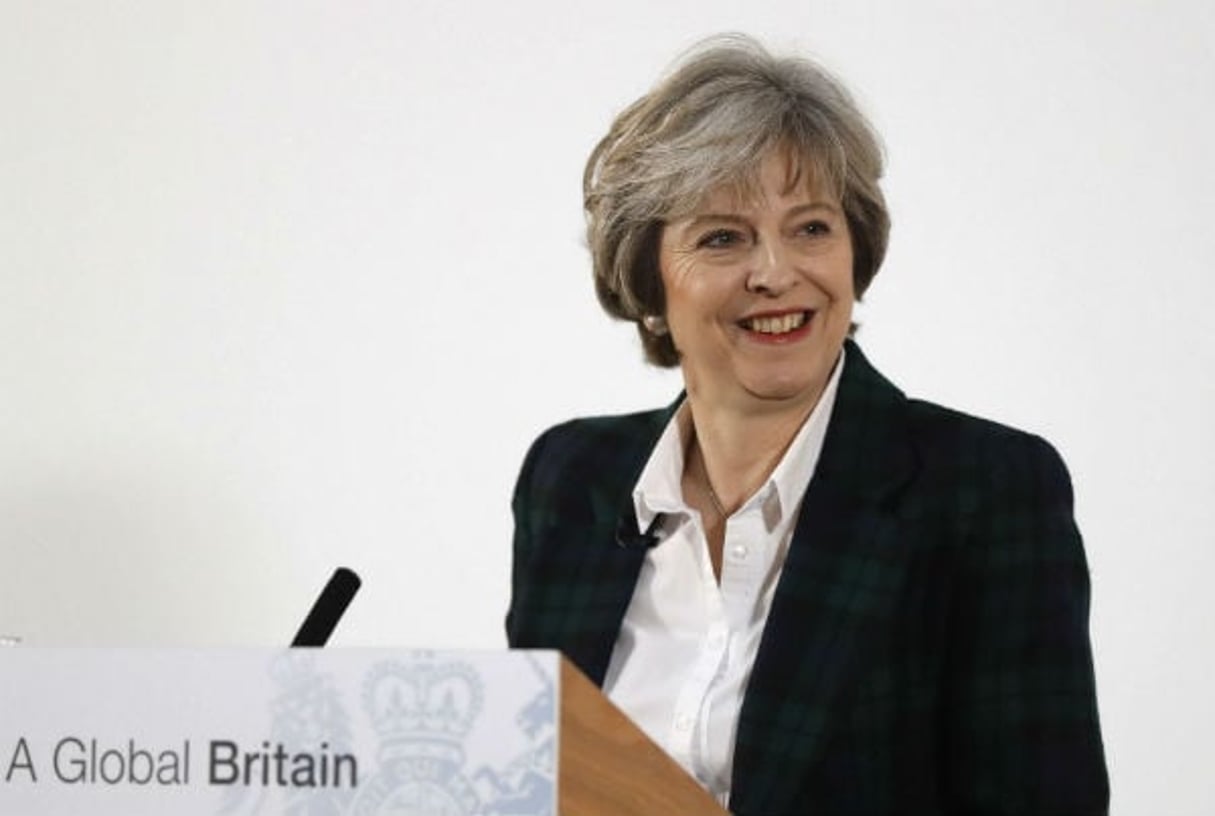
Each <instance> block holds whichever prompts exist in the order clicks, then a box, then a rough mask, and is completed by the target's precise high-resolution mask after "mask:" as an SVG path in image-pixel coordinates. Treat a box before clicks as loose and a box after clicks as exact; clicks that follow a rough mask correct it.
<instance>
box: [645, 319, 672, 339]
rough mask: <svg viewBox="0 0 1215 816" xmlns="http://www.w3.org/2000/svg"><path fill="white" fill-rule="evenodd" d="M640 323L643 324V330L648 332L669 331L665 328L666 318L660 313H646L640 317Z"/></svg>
mask: <svg viewBox="0 0 1215 816" xmlns="http://www.w3.org/2000/svg"><path fill="white" fill-rule="evenodd" d="M641 325H643V326H645V330H646V331H648V332H649V333H650V334H656V335H659V336H661V335H664V334H666V333H667V332H669V331H670V329H669V328H667V319H666V318H665V317H663V316H662V315H646V316H645V317H643V318H641Z"/></svg>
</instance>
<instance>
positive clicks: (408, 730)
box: [363, 653, 484, 765]
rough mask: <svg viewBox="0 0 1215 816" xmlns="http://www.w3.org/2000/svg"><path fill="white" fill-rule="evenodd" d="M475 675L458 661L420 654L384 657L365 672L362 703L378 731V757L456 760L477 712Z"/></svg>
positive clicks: (478, 690) (479, 692) (478, 697)
mask: <svg viewBox="0 0 1215 816" xmlns="http://www.w3.org/2000/svg"><path fill="white" fill-rule="evenodd" d="M483 702H484V695H483V692H482V688H481V679H480V676H479V674H478V673H477V671H476V670H475V669H473V667H472V666H470V665H468V664H467V663H462V662H459V661H448V662H442V663H440V662H436V661H435V660H434V655H433V653H421V654H420V655H419V656H418V657H417V658H415V659H413V660H411V661H408V662H402V661H397V660H388V661H384V662H383V663H380V664H379V665H377V666H376V667H375V668H374V669H372V671H371V672H370V674H369V675H368V676H367V679H366V681H365V682H364V685H363V705H364V707H365V708H366V710H367V713H368V715H369V716H370V718H371V723H372V725H373V727H374V728H375V730H376V731H377V732H378V733H379V735H380V756H381V760H390V759H431V760H439V761H443V762H451V763H455V764H456V765H461V764H463V762H464V750H463V748H462V747H461V744H462V743H463V741H464V738H465V737H466V736H467V735H468V732H469V731H470V730H471V729H472V725H473V722H474V721H475V720H476V718H477V716H478V715H479V714H480V713H481V707H482V704H483Z"/></svg>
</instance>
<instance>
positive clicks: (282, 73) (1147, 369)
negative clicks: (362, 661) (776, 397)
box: [0, 0, 1215, 814]
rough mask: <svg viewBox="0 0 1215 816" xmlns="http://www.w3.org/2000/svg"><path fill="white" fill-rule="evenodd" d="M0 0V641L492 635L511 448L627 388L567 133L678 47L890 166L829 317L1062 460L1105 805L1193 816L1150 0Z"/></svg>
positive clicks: (627, 343)
mask: <svg viewBox="0 0 1215 816" xmlns="http://www.w3.org/2000/svg"><path fill="white" fill-rule="evenodd" d="M747 5H754V4H744V3H739V2H736V0H730V1H729V2H724V1H723V0H699V2H671V3H654V2H652V0H617V2H613V3H610V4H600V5H598V6H593V5H583V6H580V5H578V4H574V3H558V2H555V0H554V1H553V2H551V3H541V2H530V3H529V2H512V3H489V2H486V3H483V4H481V6H480V7H478V6H475V5H472V4H468V5H462V4H459V3H449V2H440V1H439V0H425V1H424V2H395V3H394V2H378V3H372V2H366V3H344V2H343V3H338V2H329V3H319V2H306V3H305V2H292V3H286V2H283V3H276V4H256V5H253V4H245V3H222V4H213V3H195V4H177V3H165V2H160V1H159V0H128V1H127V2H122V3H69V2H61V1H59V0H52V1H49V2H38V3H32V2H31V3H24V2H16V0H2V4H0V117H2V119H0V548H2V551H0V552H2V558H0V635H20V636H22V637H23V638H24V640H25V642H26V643H27V644H35V645H37V644H135V645H165V644H188V645H206V644H276V643H285V642H286V641H287V640H288V639H289V638H290V636H291V634H292V633H293V632H294V629H295V627H296V626H297V624H298V622H299V620H300V618H301V617H302V615H303V613H304V611H305V610H306V609H307V607H308V605H309V604H310V603H311V601H312V599H313V598H314V597H315V594H316V592H317V591H318V590H319V588H320V586H321V584H322V583H323V581H324V580H325V579H326V578H327V576H328V574H329V572H330V570H331V569H332V568H333V567H334V566H335V565H337V564H339V563H341V564H347V565H349V566H351V567H353V568H355V569H356V570H357V571H359V572H360V573H361V574H362V575H363V576H364V579H365V586H364V590H363V592H362V593H361V594H360V596H359V597H358V598H357V599H356V600H355V603H354V605H353V607H352V609H351V611H350V613H349V615H348V617H347V619H346V620H345V621H344V622H343V624H342V626H341V628H340V630H339V633H338V636H337V638H336V642H337V643H339V644H346V645H354V644H366V645H393V644H410V645H414V644H433V645H445V646H475V647H498V646H500V645H502V643H503V636H502V629H501V617H502V613H503V610H504V608H505V605H506V601H507V582H508V564H509V538H510V531H511V523H510V517H509V508H508V499H509V493H510V489H511V486H512V484H513V480H514V476H515V473H516V469H517V467H518V465H519V462H520V460H521V457H522V455H523V452H524V451H525V449H526V447H527V445H528V443H529V442H530V440H531V439H532V438H533V437H534V436H535V435H536V434H537V433H538V432H539V431H540V430H541V429H542V428H543V427H545V426H547V425H548V424H551V423H552V422H555V421H558V420H560V419H564V418H567V417H569V416H572V415H576V414H587V413H605V412H614V411H620V410H626V409H635V408H641V407H650V406H654V405H658V404H661V403H665V402H666V401H668V400H669V399H670V398H671V397H672V396H673V395H674V394H675V392H676V391H677V389H678V385H679V383H678V378H677V377H676V376H675V375H673V374H670V373H662V372H658V371H655V370H650V369H647V368H646V367H645V366H644V365H643V364H642V362H641V358H640V350H639V345H638V343H637V341H636V339H635V337H634V336H633V333H632V330H631V328H629V327H626V326H623V325H620V324H614V323H611V322H610V321H609V320H608V319H607V318H605V317H603V316H602V315H601V314H600V313H599V311H598V307H597V305H596V304H595V302H594V297H593V294H592V291H591V286H590V273H589V263H588V260H587V257H586V253H585V250H584V248H583V245H582V238H581V225H582V216H581V209H580V187H579V183H580V178H581V171H582V163H583V160H584V158H585V156H586V154H587V153H588V152H589V150H590V148H591V147H592V145H593V144H594V142H595V141H596V139H597V138H598V136H599V135H600V134H601V133H602V132H603V131H604V129H605V128H606V126H607V123H608V121H609V119H610V117H611V116H612V115H613V114H614V113H615V112H616V111H618V110H619V109H620V108H621V107H623V106H624V105H625V104H627V103H628V102H629V101H631V100H632V99H633V98H635V97H636V96H637V95H639V94H640V93H641V92H643V91H644V90H646V89H647V88H648V86H649V85H650V83H651V82H652V81H653V80H654V79H655V78H656V77H657V75H658V74H659V72H660V71H661V70H662V69H663V68H664V67H665V66H666V65H667V64H668V63H669V62H670V61H671V60H672V59H673V58H674V57H675V55H676V54H677V53H678V52H679V51H681V50H682V49H683V48H684V47H686V46H687V45H689V44H690V43H692V42H693V41H694V40H696V39H698V38H700V37H701V36H703V35H706V34H709V33H712V32H716V31H721V30H744V31H747V32H750V33H753V34H755V35H757V36H759V37H761V38H762V39H764V40H765V41H766V42H767V43H768V44H769V45H771V46H772V47H774V48H775V49H777V50H794V51H798V52H801V53H805V54H810V55H815V56H817V57H819V58H820V59H821V60H823V61H824V62H825V63H826V64H827V65H828V66H830V67H832V68H833V69H834V70H835V71H837V72H838V73H839V74H840V75H841V76H842V77H843V78H844V79H845V80H846V82H847V83H848V84H849V85H850V86H851V87H852V88H853V89H854V90H855V92H856V94H857V96H858V97H859V99H860V100H861V102H862V105H863V107H865V108H866V109H867V110H868V111H869V112H870V113H871V115H872V118H873V119H874V121H875V122H876V124H877V126H878V128H879V130H880V131H881V132H882V133H883V135H884V137H885V140H886V142H887V146H888V151H889V162H890V172H889V176H888V181H887V184H886V190H887V194H888V196H889V200H890V204H891V209H892V213H893V218H894V233H893V242H892V250H891V253H890V256H889V259H888V261H887V262H886V265H885V267H884V268H883V271H882V272H881V274H880V275H879V276H878V279H877V281H876V282H875V284H874V287H873V289H872V290H871V294H870V296H869V298H868V301H869V302H868V303H867V304H866V307H865V309H864V311H863V312H862V319H863V321H864V322H865V324H866V325H865V328H864V329H863V330H862V332H861V335H860V340H861V342H862V344H863V345H864V347H865V349H866V351H867V353H868V354H869V356H870V358H871V359H872V360H873V361H874V362H875V363H876V364H877V365H878V366H879V367H880V368H881V369H882V370H883V371H885V372H886V373H887V374H888V375H889V376H890V377H891V378H892V379H894V380H895V381H896V382H897V383H899V384H900V385H901V386H902V387H903V388H904V389H906V390H907V391H908V392H910V393H912V394H915V395H919V396H924V397H927V398H931V399H935V400H937V401H940V402H945V403H947V404H950V405H952V406H954V407H957V408H961V409H963V410H967V411H970V412H973V413H978V414H982V415H986V416H990V417H993V418H996V419H999V420H1002V421H1004V422H1007V423H1010V424H1014V425H1018V426H1020V427H1024V428H1027V429H1030V430H1034V431H1037V432H1039V433H1042V434H1044V435H1045V436H1047V437H1048V438H1049V439H1051V440H1052V441H1053V442H1054V443H1055V444H1056V445H1057V446H1058V448H1059V449H1060V450H1061V451H1062V453H1063V455H1064V457H1065V458H1066V460H1067V461H1068V463H1069V465H1070V467H1071V470H1072V475H1073V479H1074V481H1075V484H1076V495H1077V515H1078V518H1079V521H1080V524H1081V528H1082V530H1083V531H1084V533H1085V536H1086V540H1087V546H1088V553H1089V559H1090V565H1091V568H1092V575H1093V585H1094V603H1093V636H1094V640H1095V645H1096V650H1097V651H1096V655H1097V664H1098V665H1097V668H1098V682H1099V688H1100V703H1101V709H1102V715H1103V718H1104V727H1105V737H1106V742H1107V749H1108V755H1109V761H1110V766H1111V772H1112V776H1113V786H1114V810H1115V812H1116V813H1120V814H1140V813H1161V814H1202V813H1210V812H1212V811H1211V807H1213V806H1212V805H1211V804H1210V801H1209V793H1208V788H1209V786H1210V778H1211V773H1212V767H1213V763H1212V760H1213V759H1215V749H1212V748H1211V747H1210V739H1211V732H1212V730H1215V703H1213V702H1212V695H1211V693H1210V691H1209V683H1208V680H1209V677H1210V670H1211V657H1210V656H1211V653H1212V646H1213V645H1215V636H1212V634H1211V632H1212V629H1213V628H1215V627H1213V625H1215V602H1213V601H1212V600H1211V594H1212V578H1211V574H1212V571H1213V570H1215V556H1213V555H1212V546H1211V545H1212V544H1213V543H1215V535H1213V534H1212V532H1211V531H1212V529H1215V502H1212V501H1211V497H1212V496H1213V495H1215V468H1213V467H1212V465H1211V459H1212V455H1213V454H1215V431H1212V422H1211V415H1212V409H1213V408H1215V377H1213V372H1215V332H1213V330H1212V328H1211V324H1210V323H1209V322H1208V320H1207V314H1206V312H1207V309H1208V308H1209V306H1210V305H1211V303H1212V301H1213V298H1215V284H1213V283H1212V278H1213V277H1215V274H1213V273H1212V271H1211V265H1212V264H1211V260H1212V258H1215V229H1213V228H1212V226H1211V223H1210V222H1211V220H1212V218H1213V217H1215V192H1213V191H1215V158H1213V157H1212V151H1211V145H1212V144H1215V113H1213V110H1212V100H1215V49H1213V48H1212V42H1215V12H1213V11H1212V9H1213V8H1215V7H1213V6H1212V5H1211V4H1209V3H1206V2H1203V1H1202V0H1194V2H1189V3H1187V2H1181V0H1174V2H1154V3H1149V2H1146V0H1145V1H1144V2H1140V3H1135V2H1121V3H1119V2H1111V0H1088V1H1087V2H1082V1H1080V0H1074V1H1073V2H1060V1H1059V0H1022V2H1018V3H1007V2H982V3H963V2H957V3H944V2H939V1H938V2H916V3H903V2H898V0H886V1H885V2H883V1H882V0H869V2H858V1H857V0H852V1H851V2H841V1H838V0H833V1H832V2H827V1H826V0H782V1H781V2H772V3H768V4H766V8H764V9H762V10H755V9H750V10H744V7H745V6H747Z"/></svg>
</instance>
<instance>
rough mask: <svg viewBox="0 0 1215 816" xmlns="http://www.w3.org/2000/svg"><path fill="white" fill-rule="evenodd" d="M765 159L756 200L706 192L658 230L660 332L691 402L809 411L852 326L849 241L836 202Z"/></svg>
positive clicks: (777, 157)
mask: <svg viewBox="0 0 1215 816" xmlns="http://www.w3.org/2000/svg"><path fill="white" fill-rule="evenodd" d="M790 170H791V166H790V159H789V157H788V156H787V155H786V154H785V153H784V152H783V151H773V152H772V153H770V154H769V155H768V157H767V158H766V159H765V160H764V162H763V164H762V165H761V167H760V177H759V185H758V188H759V190H758V194H757V196H756V200H743V199H742V198H741V197H740V196H739V195H738V193H737V191H736V190H735V189H733V188H723V189H719V190H715V191H713V192H712V193H711V194H710V195H709V196H707V197H706V199H705V201H704V202H703V203H702V204H701V206H700V207H698V208H697V210H696V211H695V212H693V213H692V214H691V215H689V216H687V217H685V218H680V219H679V220H674V221H671V222H669V223H667V224H666V225H665V226H664V227H663V231H662V242H661V245H660V247H659V256H658V258H659V266H660V269H661V272H662V283H663V286H664V287H665V292H666V303H667V313H666V319H667V324H668V326H669V327H670V331H671V337H672V339H673V340H674V342H675V347H676V348H677V349H678V350H679V353H680V366H681V367H682V369H683V377H684V383H685V385H686V386H687V389H688V394H689V395H690V396H691V397H692V398H693V399H694V400H696V401H700V402H703V403H708V404H713V405H719V406H722V407H733V408H736V409H739V410H745V411H754V410H756V409H762V408H766V407H770V408H780V407H782V406H789V405H792V404H797V405H801V406H803V407H805V406H812V405H813V404H814V403H815V402H816V401H817V400H818V397H819V395H820V394H821V393H822V390H823V387H824V386H825V385H826V383H827V378H828V377H829V376H830V374H831V369H832V367H833V366H834V365H835V361H836V358H837V357H838V356H839V352H840V347H841V346H842V345H843V342H844V338H845V337H846V336H847V334H848V327H849V325H850V324H851V321H852V303H853V299H854V294H853V286H852V242H851V239H850V236H849V234H848V222H847V220H846V218H845V216H844V212H843V209H842V207H841V206H840V202H839V201H838V200H837V199H836V198H835V196H834V195H832V194H830V193H828V192H825V191H824V190H821V189H819V188H818V187H816V186H815V184H814V180H813V179H812V178H807V176H808V175H809V173H803V174H802V178H801V179H799V180H798V181H797V183H796V184H792V185H791V184H790V183H789V181H790V179H791V177H792V174H791V172H790Z"/></svg>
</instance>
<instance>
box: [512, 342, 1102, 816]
mask: <svg viewBox="0 0 1215 816" xmlns="http://www.w3.org/2000/svg"><path fill="white" fill-rule="evenodd" d="M673 409H674V406H671V407H669V408H667V409H666V410H662V411H654V412H651V413H642V414H633V415H629V416H619V417H603V418H595V419H582V420H575V421H573V422H569V423H566V424H564V425H560V426H557V427H555V428H552V429H551V430H549V431H547V432H546V433H544V434H543V435H542V436H541V437H540V438H539V439H537V440H536V442H535V443H534V444H533V445H532V448H531V450H530V451H529V452H528V454H527V458H526V460H525V461H524V463H523V468H522V472H521V473H520V476H519V482H518V485H517V487H516V490H515V495H514V505H513V506H514V513H515V541H514V567H513V571H512V597H511V603H510V610H509V612H508V613H507V617H506V631H507V637H508V639H509V641H510V644H511V646H513V647H521V648H556V649H560V650H561V651H562V652H564V653H565V654H566V655H567V656H568V657H569V658H570V659H571V660H572V661H573V662H574V663H575V664H577V665H578V666H579V667H580V668H581V669H582V670H583V671H584V672H585V673H586V674H587V675H588V676H589V677H590V678H591V679H592V680H594V681H595V682H596V683H599V684H602V683H603V677H604V673H605V672H606V670H607V665H608V659H609V657H610V656H611V653H612V647H613V645H614V643H615V641H616V636H617V632H618V631H619V628H620V623H621V619H622V617H623V615H624V613H625V609H626V608H627V606H628V604H629V599H630V597H631V596H632V594H633V587H634V585H635V584H636V581H637V575H638V571H639V569H640V567H641V562H642V560H643V558H644V557H645V553H644V551H641V550H638V549H626V548H623V547H621V546H619V545H618V543H617V531H618V527H619V526H620V524H621V520H622V519H623V520H624V522H625V524H626V525H628V524H633V525H635V523H636V521H635V519H634V518H633V510H632V499H631V492H632V488H633V486H634V484H635V482H636V480H637V478H638V476H639V475H640V471H641V468H642V467H643V465H644V464H645V462H646V460H647V459H648V457H649V455H650V452H651V450H652V449H653V447H654V444H655V443H656V442H657V439H658V436H659V434H660V433H661V432H662V429H663V428H664V427H665V425H666V423H667V421H668V420H669V418H670V416H671V414H672V411H673ZM1088 610H1089V579H1088V568H1087V565H1086V563H1085V559H1084V551H1083V547H1082V545H1081V541H1080V535H1079V533H1078V531H1077V530H1076V526H1075V523H1074V522H1073V520H1072V489H1071V482H1070V480H1069V478H1068V475H1067V471H1066V469H1065V468H1064V465H1063V462H1062V461H1061V460H1060V458H1059V456H1058V454H1057V453H1056V452H1055V451H1054V449H1053V448H1051V446H1050V445H1049V444H1048V443H1046V442H1045V441H1043V440H1042V439H1040V438H1038V437H1035V436H1031V435H1029V434H1026V433H1023V432H1021V431H1017V430H1013V429H1011V428H1006V427H1003V426H1000V425H996V424H994V423H991V422H987V421H984V420H981V419H976V418H974V417H970V416H966V415H964V414H960V413H957V412H954V411H950V410H948V409H945V408H942V407H940V406H937V405H933V404H930V403H926V402H921V401H918V400H909V399H907V398H906V397H904V395H903V394H902V393H901V392H900V391H899V390H898V389H897V388H895V387H894V386H893V385H891V384H890V383H889V382H888V381H887V380H886V379H885V378H884V377H882V375H881V374H879V373H878V372H877V371H876V370H875V369H873V368H872V367H871V366H870V365H869V363H868V362H867V361H866V360H865V357H864V356H863V355H862V354H861V352H860V349H859V348H857V347H856V346H855V345H854V344H852V343H851V341H849V345H848V351H847V363H846V365H845V366H844V371H843V374H842V376H841V380H840V385H839V390H838V393H837V397H836V404H835V408H834V411H833V413H832V418H831V423H830V426H829V427H828V430H827V436H826V440H825V442H824V446H823V450H822V454H821V457H820V459H819V463H818V467H817V471H816V472H815V474H814V477H813V478H812V480H811V482H810V484H809V486H808V488H807V491H806V495H805V499H804V500H803V502H802V508H801V514H800V516H799V518H798V520H797V527H796V529H795V532H794V537H793V541H792V544H791V546H790V548H789V553H788V558H787V560H786V561H785V565H784V569H783V572H782V574H781V577H780V582H779V584H778V586H777V589H776V595H775V597H774V600H773V603H772V610H771V613H770V615H769V617H768V621H767V624H766V627H765V629H764V633H763V638H762V642H761V645H760V648H759V653H758V656H757V657H756V660H755V666H754V670H753V673H752V675H751V680H750V683H749V684H748V686H747V690H746V695H745V699H744V702H743V706H742V712H741V714H740V720H739V725H738V734H737V742H736V746H735V758H734V775H733V783H732V794H731V801H730V809H731V810H732V811H733V812H735V813H738V814H753V815H754V816H775V815H776V814H785V813H789V814H812V816H834V815H835V814H841V815H842V814H849V815H851V814H914V815H915V816H920V815H921V814H923V815H924V816H930V815H931V814H1008V816H1078V815H1079V814H1104V813H1106V812H1107V809H1108V801H1109V784H1108V780H1107V776H1106V769H1105V760H1104V756H1103V752H1102V744H1101V734H1100V730H1099V727H1098V721H1097V706H1096V694H1095V690H1094V681H1093V667H1092V656H1091V651H1090V646H1089V637H1088Z"/></svg>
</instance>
